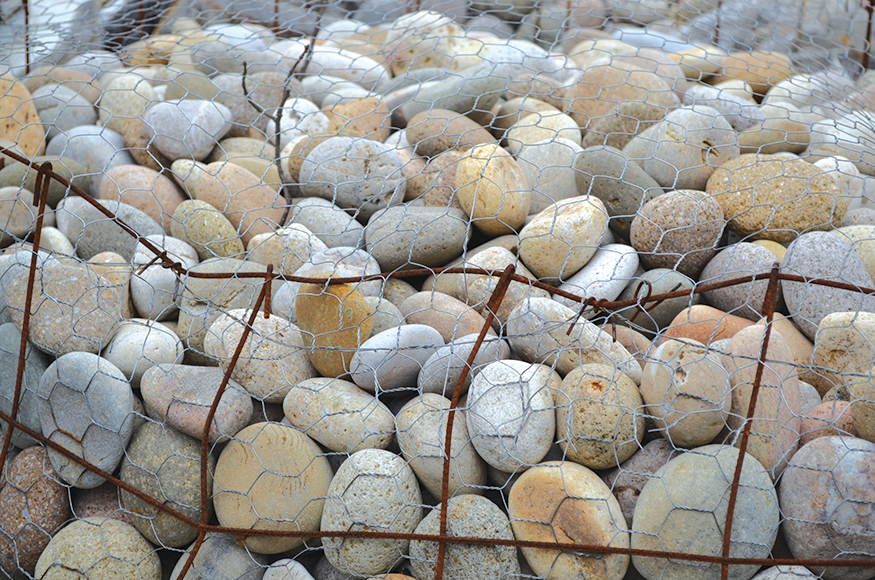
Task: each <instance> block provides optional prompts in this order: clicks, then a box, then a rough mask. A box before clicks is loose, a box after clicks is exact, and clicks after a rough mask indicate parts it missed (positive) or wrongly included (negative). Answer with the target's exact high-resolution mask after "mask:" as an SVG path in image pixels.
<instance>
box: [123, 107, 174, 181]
mask: <svg viewBox="0 0 875 580" xmlns="http://www.w3.org/2000/svg"><path fill="white" fill-rule="evenodd" d="M121 134H122V138H123V139H124V140H125V146H126V147H127V148H128V151H129V152H130V154H131V157H133V158H134V161H136V162H137V163H139V164H140V165H141V166H143V167H148V168H149V169H152V170H154V171H161V170H163V169H165V168H167V167H170V165H171V164H172V163H173V160H172V159H170V158H168V157H167V156H166V155H164V154H163V153H161V152H160V151H158V148H157V147H155V145H154V143H153V142H152V141H153V140H152V135H151V134H150V133H149V129H148V127H146V123H145V121H143V120H142V119H140V118H135V119H125V120H124V122H123V123H122V130H121Z"/></svg>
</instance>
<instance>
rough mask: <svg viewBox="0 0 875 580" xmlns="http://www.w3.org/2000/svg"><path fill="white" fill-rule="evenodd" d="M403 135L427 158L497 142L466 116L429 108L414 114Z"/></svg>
mask: <svg viewBox="0 0 875 580" xmlns="http://www.w3.org/2000/svg"><path fill="white" fill-rule="evenodd" d="M404 134H405V135H406V136H407V140H408V142H409V143H410V144H411V145H413V146H414V147H415V149H416V152H417V153H418V154H419V155H423V156H425V157H434V156H435V155H437V154H439V153H443V152H444V151H446V150H448V149H456V148H458V149H460V150H464V149H470V148H471V147H475V146H477V145H484V144H487V143H492V142H494V141H495V138H494V137H492V135H490V134H489V132H488V131H487V130H486V129H484V128H483V127H481V126H480V125H478V124H477V123H475V122H474V121H472V120H471V119H469V118H468V117H466V116H465V115H460V114H459V113H456V112H454V111H446V110H443V109H430V110H428V111H423V112H421V113H419V114H417V115H415V116H414V117H413V118H412V119H410V121H408V122H407V128H406V129H405V131H404Z"/></svg>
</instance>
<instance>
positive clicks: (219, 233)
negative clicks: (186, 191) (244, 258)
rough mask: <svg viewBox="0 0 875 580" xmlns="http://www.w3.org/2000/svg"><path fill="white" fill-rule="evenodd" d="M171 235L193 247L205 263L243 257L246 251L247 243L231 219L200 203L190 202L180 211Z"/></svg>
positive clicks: (173, 224)
mask: <svg viewBox="0 0 875 580" xmlns="http://www.w3.org/2000/svg"><path fill="white" fill-rule="evenodd" d="M170 233H171V234H173V237H175V238H178V239H180V240H182V241H183V242H186V243H188V244H190V245H191V246H192V247H193V248H194V249H195V251H196V252H197V255H198V257H199V258H200V259H201V260H209V259H210V258H230V257H234V256H241V255H242V254H243V251H244V248H243V240H242V239H241V237H240V236H239V235H238V234H237V231H236V229H235V228H234V226H233V225H232V224H231V222H230V221H228V218H226V217H225V216H224V215H223V214H222V212H220V211H219V210H217V209H216V208H215V207H213V206H212V205H210V204H209V203H207V202H205V201H201V200H197V199H187V200H185V201H183V202H182V203H180V204H179V205H178V206H177V207H176V211H175V212H173V221H172V222H171V224H170Z"/></svg>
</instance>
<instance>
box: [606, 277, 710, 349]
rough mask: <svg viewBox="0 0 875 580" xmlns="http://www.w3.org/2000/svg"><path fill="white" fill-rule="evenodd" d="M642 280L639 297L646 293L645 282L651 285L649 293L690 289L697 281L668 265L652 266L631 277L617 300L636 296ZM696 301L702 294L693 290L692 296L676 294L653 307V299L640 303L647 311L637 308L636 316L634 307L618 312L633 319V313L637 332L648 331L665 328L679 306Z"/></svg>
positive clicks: (646, 332)
mask: <svg viewBox="0 0 875 580" xmlns="http://www.w3.org/2000/svg"><path fill="white" fill-rule="evenodd" d="M642 282H644V284H643V286H642V287H641V290H638V293H637V297H638V298H639V299H643V298H645V297H646V296H647V294H648V293H647V290H648V284H647V283H648V282H649V284H650V288H652V291H651V292H650V295H652V296H656V295H657V294H664V293H666V292H672V291H674V290H689V289H691V288H693V287H694V286H695V285H696V283H695V281H694V280H692V279H690V278H688V277H686V276H684V275H683V274H681V273H680V272H677V271H675V270H669V269H667V268H654V269H653V270H648V271H647V272H644V273H643V274H641V275H640V276H638V277H636V278H635V279H633V280H632V282H631V283H630V284H629V285H628V286H626V289H625V290H623V293H622V294H620V296H619V297H618V298H617V300H618V301H623V300H631V299H633V298H635V297H636V290H637V289H638V285H639V284H641V283H642ZM699 302H701V296H700V295H699V294H693V295H692V297H690V296H681V297H679V298H671V299H669V300H665V301H663V302H662V303H660V304H659V305H658V306H655V307H654V304H655V303H654V302H648V303H646V304H643V305H642V306H644V308H645V309H647V310H648V312H640V313H639V314H638V315H637V316H635V312H637V308H636V307H630V308H628V309H626V310H622V311H621V312H620V315H621V316H623V318H626V319H627V320H632V317H633V316H634V317H635V326H634V328H635V329H636V330H639V331H640V332H643V333H645V334H649V333H655V332H657V331H659V330H660V329H662V328H665V327H666V326H668V325H669V324H671V321H672V320H674V317H675V316H677V315H678V313H680V311H681V310H683V309H684V308H687V307H689V306H693V305H695V304H698V303H699Z"/></svg>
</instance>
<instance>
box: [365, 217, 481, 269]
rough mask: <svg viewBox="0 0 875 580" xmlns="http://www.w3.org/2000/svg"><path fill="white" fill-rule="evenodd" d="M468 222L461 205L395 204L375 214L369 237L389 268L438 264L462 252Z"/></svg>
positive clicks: (379, 258) (371, 247)
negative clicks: (458, 207)
mask: <svg viewBox="0 0 875 580" xmlns="http://www.w3.org/2000/svg"><path fill="white" fill-rule="evenodd" d="M468 222H469V220H468V216H467V215H466V214H465V212H463V211H462V210H460V209H457V208H452V207H451V208H439V207H414V206H408V205H401V206H395V207H390V208H387V209H385V210H381V211H378V212H376V213H375V214H374V215H372V216H371V219H369V220H368V225H367V227H365V241H366V242H367V249H368V252H370V253H371V254H372V255H373V256H374V258H376V260H377V261H378V262H379V263H380V266H381V267H382V268H383V269H384V270H386V271H394V270H397V269H399V268H422V267H438V266H443V265H444V264H446V263H448V262H449V261H451V260H453V259H454V258H456V257H458V256H459V255H461V254H462V250H463V249H464V246H465V243H466V241H467V238H468V235H467V234H468Z"/></svg>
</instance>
